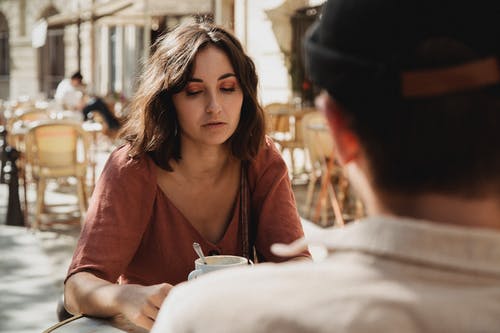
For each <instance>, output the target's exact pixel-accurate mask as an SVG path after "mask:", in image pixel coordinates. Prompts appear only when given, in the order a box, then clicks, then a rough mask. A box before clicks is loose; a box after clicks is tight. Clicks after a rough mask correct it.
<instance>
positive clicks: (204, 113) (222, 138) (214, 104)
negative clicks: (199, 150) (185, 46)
mask: <svg viewBox="0 0 500 333" xmlns="http://www.w3.org/2000/svg"><path fill="white" fill-rule="evenodd" d="M172 99H173V102H174V106H175V108H176V111H177V119H178V121H179V131H180V134H181V135H182V136H183V139H184V140H191V141H193V142H195V143H198V144H209V145H220V144H223V143H224V142H226V141H227V139H229V138H230V137H231V135H233V133H234V131H235V130H236V127H237V126H238V122H239V120H240V113H241V106H242V104H243V91H242V90H241V87H240V84H239V82H238V78H237V77H236V73H235V71H234V69H233V66H232V65H231V62H230V60H229V58H228V57H227V56H226V54H225V53H224V52H223V51H221V50H220V49H218V48H216V47H214V46H208V47H206V48H204V49H202V50H200V51H199V52H198V54H197V55H196V58H195V61H194V67H193V76H192V77H191V78H190V79H189V80H188V82H187V85H186V87H185V88H184V89H183V90H182V91H181V92H179V93H177V94H175V95H173V97H172Z"/></svg>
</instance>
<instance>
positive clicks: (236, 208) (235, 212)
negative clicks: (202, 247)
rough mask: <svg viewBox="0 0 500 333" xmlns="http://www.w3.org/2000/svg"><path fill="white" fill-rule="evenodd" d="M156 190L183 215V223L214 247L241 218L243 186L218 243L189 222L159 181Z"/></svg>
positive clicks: (218, 243) (221, 241)
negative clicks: (210, 239) (239, 217)
mask: <svg viewBox="0 0 500 333" xmlns="http://www.w3.org/2000/svg"><path fill="white" fill-rule="evenodd" d="M156 190H157V192H159V193H160V196H162V197H163V199H164V200H165V201H166V202H167V204H168V205H169V206H170V207H172V208H173V209H174V210H175V211H176V213H177V214H178V215H179V216H181V218H182V221H183V223H184V224H186V225H187V227H188V228H189V229H191V231H192V232H193V233H194V234H196V236H198V237H199V238H200V239H203V241H204V242H206V243H207V244H209V245H211V246H213V247H219V246H220V244H222V243H223V242H224V240H225V239H226V237H227V234H228V230H229V229H230V228H231V226H232V225H233V223H238V221H239V219H238V216H239V211H240V200H239V198H240V191H241V188H240V189H239V190H238V194H237V196H236V205H235V206H234V209H233V215H232V217H231V221H230V222H229V223H228V224H227V226H226V229H225V230H224V233H223V234H222V237H221V238H220V239H219V241H217V242H216V243H213V242H211V241H209V240H208V239H206V238H205V237H204V236H203V235H201V234H200V232H199V231H198V229H196V228H195V227H194V226H193V225H192V224H191V222H189V220H188V219H187V217H186V216H184V214H183V213H182V212H181V211H180V210H179V208H177V206H176V205H174V203H173V202H172V201H171V200H170V198H169V197H168V195H167V194H166V193H165V192H164V191H163V190H162V189H161V187H160V185H159V184H158V183H157V184H156ZM235 221H236V222H235Z"/></svg>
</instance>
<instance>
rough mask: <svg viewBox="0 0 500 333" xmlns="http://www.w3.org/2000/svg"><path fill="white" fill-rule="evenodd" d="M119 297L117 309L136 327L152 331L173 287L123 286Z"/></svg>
mask: <svg viewBox="0 0 500 333" xmlns="http://www.w3.org/2000/svg"><path fill="white" fill-rule="evenodd" d="M120 287H122V288H123V289H122V291H121V292H120V294H119V295H117V298H116V302H117V307H118V308H119V309H120V312H121V314H123V315H124V316H125V317H126V318H127V319H128V320H130V321H131V322H132V323H134V324H135V325H138V326H141V327H144V328H147V329H151V327H152V326H153V323H154V321H155V319H156V316H157V315H158V311H159V310H160V306H161V304H162V303H163V300H164V299H165V297H167V295H168V293H169V291H170V289H172V285H171V284H168V283H161V284H156V285H152V286H140V285H134V284H130V285H121V286H120Z"/></svg>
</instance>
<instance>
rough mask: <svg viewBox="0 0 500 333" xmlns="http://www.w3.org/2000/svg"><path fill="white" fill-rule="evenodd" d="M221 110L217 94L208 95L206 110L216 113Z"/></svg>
mask: <svg viewBox="0 0 500 333" xmlns="http://www.w3.org/2000/svg"><path fill="white" fill-rule="evenodd" d="M221 110H222V108H221V105H220V102H219V100H218V98H217V96H216V95H214V94H212V95H211V96H210V97H209V101H208V105H207V112H210V113H216V112H220V111H221Z"/></svg>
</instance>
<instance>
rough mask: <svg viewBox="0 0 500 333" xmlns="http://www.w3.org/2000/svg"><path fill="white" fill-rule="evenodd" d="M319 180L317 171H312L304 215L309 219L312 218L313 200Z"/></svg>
mask: <svg viewBox="0 0 500 333" xmlns="http://www.w3.org/2000/svg"><path fill="white" fill-rule="evenodd" d="M317 180H318V176H317V175H316V171H315V170H312V171H311V174H310V177H309V184H307V193H306V203H305V204H304V215H305V216H307V217H310V214H311V204H312V198H313V194H314V187H315V186H316V181H317Z"/></svg>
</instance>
